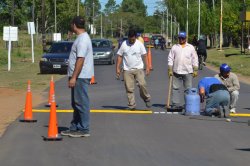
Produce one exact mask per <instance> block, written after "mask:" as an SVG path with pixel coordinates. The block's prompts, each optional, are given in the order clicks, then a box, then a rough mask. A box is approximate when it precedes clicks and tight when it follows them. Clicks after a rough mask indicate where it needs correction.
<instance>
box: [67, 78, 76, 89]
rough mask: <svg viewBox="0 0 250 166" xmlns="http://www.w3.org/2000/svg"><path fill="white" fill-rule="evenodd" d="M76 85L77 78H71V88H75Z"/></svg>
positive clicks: (69, 83)
mask: <svg viewBox="0 0 250 166" xmlns="http://www.w3.org/2000/svg"><path fill="white" fill-rule="evenodd" d="M75 85H76V79H75V78H70V80H69V82H68V86H69V88H74V87H75Z"/></svg>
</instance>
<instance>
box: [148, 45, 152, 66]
mask: <svg viewBox="0 0 250 166" xmlns="http://www.w3.org/2000/svg"><path fill="white" fill-rule="evenodd" d="M148 66H149V69H150V70H153V66H152V56H151V48H150V47H148Z"/></svg>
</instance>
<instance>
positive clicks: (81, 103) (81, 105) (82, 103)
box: [70, 78, 90, 133]
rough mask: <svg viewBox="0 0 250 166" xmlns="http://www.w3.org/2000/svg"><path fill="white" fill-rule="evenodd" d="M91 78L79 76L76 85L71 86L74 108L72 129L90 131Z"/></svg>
mask: <svg viewBox="0 0 250 166" xmlns="http://www.w3.org/2000/svg"><path fill="white" fill-rule="evenodd" d="M89 82H90V79H83V78H78V79H77V80H76V85H75V87H74V88H71V105H72V107H73V109H74V112H73V120H72V121H71V126H70V130H74V131H75V130H80V131H83V132H87V133H88V132H89V114H90V106H89V105H90V104H89V96H88V85H89Z"/></svg>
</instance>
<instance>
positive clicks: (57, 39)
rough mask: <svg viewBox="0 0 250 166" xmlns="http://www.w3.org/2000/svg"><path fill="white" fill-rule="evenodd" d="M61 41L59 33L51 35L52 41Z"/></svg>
mask: <svg viewBox="0 0 250 166" xmlns="http://www.w3.org/2000/svg"><path fill="white" fill-rule="evenodd" d="M61 40H62V35H61V33H54V34H53V41H61Z"/></svg>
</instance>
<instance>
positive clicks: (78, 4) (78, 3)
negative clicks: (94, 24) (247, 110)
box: [77, 0, 80, 16]
mask: <svg viewBox="0 0 250 166" xmlns="http://www.w3.org/2000/svg"><path fill="white" fill-rule="evenodd" d="M79 1H80V0H78V1H77V16H79V8H80V7H79V6H80V2H79Z"/></svg>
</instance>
